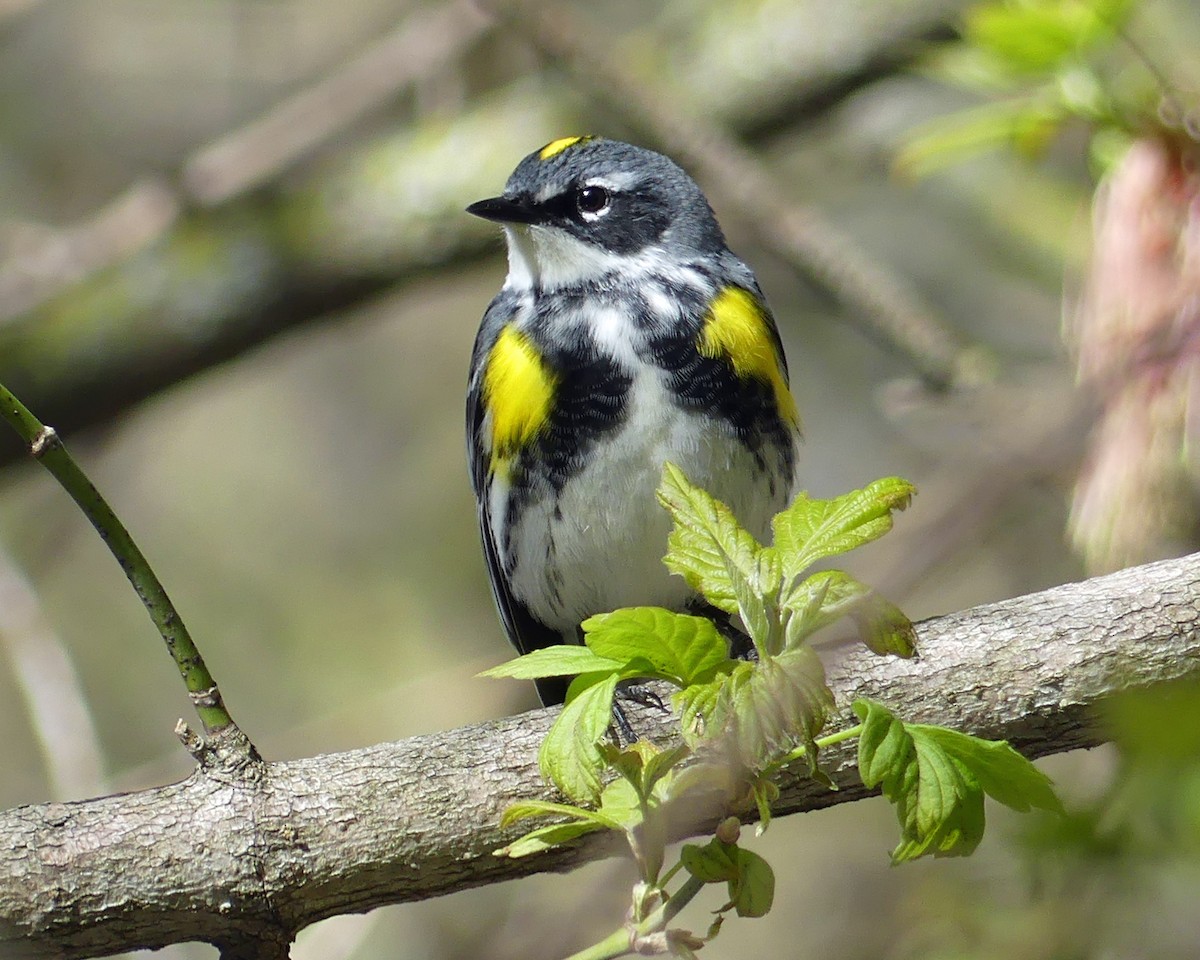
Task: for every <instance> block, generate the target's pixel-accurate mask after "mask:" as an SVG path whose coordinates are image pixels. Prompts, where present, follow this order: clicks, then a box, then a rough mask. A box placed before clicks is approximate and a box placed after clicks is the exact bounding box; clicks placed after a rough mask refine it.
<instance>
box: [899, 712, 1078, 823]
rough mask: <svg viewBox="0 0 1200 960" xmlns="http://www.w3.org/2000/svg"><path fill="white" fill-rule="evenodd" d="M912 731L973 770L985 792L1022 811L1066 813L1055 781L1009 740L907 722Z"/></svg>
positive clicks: (998, 800)
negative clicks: (1014, 747) (1055, 786)
mask: <svg viewBox="0 0 1200 960" xmlns="http://www.w3.org/2000/svg"><path fill="white" fill-rule="evenodd" d="M907 729H908V730H909V732H910V733H911V734H912V735H913V736H914V737H915V738H916V737H923V738H925V739H927V740H928V741H930V742H931V743H933V744H935V745H936V746H937V748H938V749H939V750H941V751H942V752H944V753H946V754H947V755H948V756H950V757H953V758H954V759H955V760H956V761H958V763H959V764H961V765H962V766H963V767H965V768H966V769H967V770H969V771H970V773H971V775H972V776H973V777H974V778H975V780H976V781H977V782H978V783H979V786H980V787H982V788H983V791H984V793H986V794H987V795H988V796H989V797H991V798H992V799H993V800H995V801H996V802H997V803H1002V804H1004V805H1005V806H1006V807H1009V808H1011V809H1013V810H1016V811H1017V812H1018V813H1026V812H1028V811H1029V810H1031V809H1038V810H1045V811H1047V812H1049V813H1059V814H1061V813H1064V812H1065V811H1064V810H1063V808H1062V802H1061V801H1060V800H1059V799H1058V795H1057V794H1056V793H1055V792H1054V783H1053V781H1052V780H1051V779H1050V778H1049V777H1047V776H1046V775H1045V774H1044V773H1042V771H1041V770H1039V769H1038V768H1037V767H1036V766H1034V765H1033V763H1032V762H1031V761H1030V760H1027V759H1026V758H1025V757H1023V756H1022V755H1021V754H1020V753H1018V752H1017V751H1016V750H1014V749H1013V747H1012V745H1011V744H1010V743H1009V742H1008V741H1007V740H983V739H980V738H979V737H972V736H970V735H969V734H966V733H960V732H958V731H957V730H949V729H947V728H945V727H934V726H927V725H925V724H918V723H910V724H907Z"/></svg>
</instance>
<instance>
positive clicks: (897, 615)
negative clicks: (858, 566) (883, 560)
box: [784, 570, 916, 657]
mask: <svg viewBox="0 0 1200 960" xmlns="http://www.w3.org/2000/svg"><path fill="white" fill-rule="evenodd" d="M784 608H785V609H786V610H787V611H789V613H790V614H791V615H790V617H789V618H788V621H787V632H786V638H785V639H786V646H787V647H788V648H789V649H790V648H792V647H794V646H797V645H799V644H801V643H803V642H804V641H806V640H807V639H808V638H809V637H810V636H812V635H813V634H814V633H816V632H817V631H818V630H820V629H821V628H822V627H826V626H828V625H829V624H831V623H834V622H836V621H837V620H839V619H841V618H842V617H845V616H849V617H850V618H851V619H852V620H853V621H854V625H855V627H856V628H857V630H858V635H859V639H860V640H862V642H863V643H864V644H866V646H867V647H868V648H869V649H870V650H872V651H874V652H875V653H879V654H893V655H895V656H898V657H911V656H912V655H913V653H914V652H915V650H916V631H915V630H914V629H913V625H912V621H911V620H909V619H908V617H906V616H905V615H904V613H903V611H901V610H900V608H899V607H897V606H896V605H895V604H893V603H891V602H890V601H888V600H885V599H884V598H883V597H880V596H879V595H878V594H876V593H875V592H874V591H873V590H872V589H871V588H870V587H868V586H867V585H866V584H864V583H861V582H860V581H858V580H855V579H854V578H853V577H852V576H850V575H849V574H848V573H844V572H843V571H841V570H823V571H821V572H820V573H814V574H813V575H812V576H809V577H805V578H804V579H803V580H801V581H800V582H799V583H798V584H796V585H795V586H794V587H793V588H792V590H791V592H790V593H789V594H788V596H787V598H786V599H785V600H784Z"/></svg>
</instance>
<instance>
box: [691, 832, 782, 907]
mask: <svg viewBox="0 0 1200 960" xmlns="http://www.w3.org/2000/svg"><path fill="white" fill-rule="evenodd" d="M679 859H680V862H682V863H683V866H684V869H685V870H687V872H688V873H690V874H691V875H692V876H693V877H695V878H696V879H697V880H699V881H700V882H701V883H727V884H728V885H729V905H728V907H725V908H723V909H728V908H729V907H733V908H734V909H735V910H736V911H737V913H738V916H740V917H761V916H763V915H764V914H765V913H766V912H767V911H768V910H770V909H771V903H772V901H773V900H774V899H775V872H774V871H773V870H772V869H771V865H770V864H769V863H767V861H766V860H764V859H763V858H762V857H760V856H759V855H758V854H757V853H754V852H752V851H750V850H745V849H743V848H742V847H739V846H738V845H737V844H736V843H723V842H722V841H721V840H718V839H717V838H716V837H714V838H713V839H711V840H709V841H708V843H706V844H705V845H704V846H699V845H697V844H694V843H685V844H684V845H683V849H681V850H680V851H679Z"/></svg>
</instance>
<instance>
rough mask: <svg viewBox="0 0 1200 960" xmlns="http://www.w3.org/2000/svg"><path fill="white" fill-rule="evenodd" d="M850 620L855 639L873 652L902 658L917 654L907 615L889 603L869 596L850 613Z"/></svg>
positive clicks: (912, 630) (914, 636)
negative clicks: (855, 632) (852, 623)
mask: <svg viewBox="0 0 1200 960" xmlns="http://www.w3.org/2000/svg"><path fill="white" fill-rule="evenodd" d="M850 619H851V620H853V621H854V625H855V626H856V627H857V628H858V638H859V639H860V640H861V641H862V642H863V643H864V644H865V645H866V647H867V649H868V650H870V651H871V652H872V653H878V654H891V655H892V656H895V657H904V658H905V659H907V658H909V657H911V656H913V655H914V654H915V653H916V652H917V631H916V629H915V628H914V627H913V623H912V621H911V620H909V619H908V616H907V615H906V614H905V613H904V611H903V610H901V609H900V608H899V607H898V606H896V605H895V604H894V603H892V602H891V601H890V600H885V599H884V598H883V597H881V596H879V595H878V594H877V593H874V592H872V593H870V594H868V595H867V596H866V597H864V598H863V600H862V602H861V603H859V604H858V605H857V606H856V607H855V608H854V609H853V610H851V611H850Z"/></svg>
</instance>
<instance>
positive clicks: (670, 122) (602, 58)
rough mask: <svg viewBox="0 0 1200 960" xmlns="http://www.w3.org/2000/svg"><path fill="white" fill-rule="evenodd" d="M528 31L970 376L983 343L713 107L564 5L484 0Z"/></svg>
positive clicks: (740, 204) (856, 297) (771, 243)
mask: <svg viewBox="0 0 1200 960" xmlns="http://www.w3.org/2000/svg"><path fill="white" fill-rule="evenodd" d="M479 2H480V3H482V4H483V5H484V6H485V7H486V8H488V9H489V10H492V11H493V12H494V13H495V14H496V15H497V16H499V17H501V18H503V19H504V20H505V21H506V22H507V23H508V24H509V25H510V26H511V27H512V28H513V29H514V30H515V31H516V32H517V33H519V34H520V35H522V36H524V37H526V38H527V39H529V41H530V42H532V43H533V44H534V45H535V46H536V47H537V48H538V49H539V50H541V51H542V52H543V53H544V54H545V55H546V56H547V57H548V58H549V59H550V60H552V61H553V63H554V64H555V65H556V66H557V67H559V68H560V69H562V70H563V71H564V72H565V73H566V74H567V75H568V76H570V77H572V78H573V79H574V80H575V81H576V82H577V83H578V84H579V86H580V87H581V88H582V89H583V90H585V91H586V92H587V94H588V96H590V97H592V98H594V99H596V100H599V101H601V102H603V103H604V104H605V105H606V106H607V107H608V108H609V109H611V110H612V111H614V112H615V113H616V115H617V116H619V117H620V118H621V119H622V120H624V121H625V122H626V123H628V124H629V125H630V126H632V127H633V128H635V129H636V130H637V131H638V132H639V133H641V134H642V135H643V136H645V137H646V138H648V139H650V140H652V141H653V142H656V143H658V144H660V145H661V146H662V148H663V150H664V151H665V152H666V153H668V154H670V155H671V156H672V157H673V158H675V159H676V160H678V161H679V162H680V163H681V164H682V165H683V166H684V167H687V168H689V169H690V170H691V171H692V172H693V173H694V174H695V175H696V177H697V179H699V180H700V181H701V182H702V183H703V184H704V185H705V188H706V189H707V190H708V191H709V193H710V196H711V197H713V198H715V199H716V201H717V204H716V205H717V206H718V207H719V208H727V209H729V210H731V211H733V212H734V213H735V215H736V216H738V217H739V218H741V219H742V220H743V221H744V223H745V225H746V226H747V228H748V229H749V230H750V231H751V232H752V233H753V234H754V235H756V236H757V237H758V239H759V242H760V243H761V244H762V245H763V246H765V247H766V248H767V249H769V250H771V251H772V252H773V253H774V254H775V255H776V256H778V257H779V258H780V259H781V260H782V261H784V262H785V263H787V264H789V265H790V266H791V267H792V268H793V269H795V270H797V271H799V272H800V273H802V274H804V275H805V276H808V277H810V278H811V279H812V280H813V281H814V282H815V283H816V284H817V285H818V286H820V287H822V288H823V289H825V290H827V291H828V292H829V293H831V294H832V295H833V296H834V297H836V298H837V299H838V300H839V301H840V302H841V303H842V304H844V305H845V306H846V308H847V309H848V311H849V313H850V314H851V316H852V317H857V318H858V320H859V321H860V322H861V323H862V324H863V326H864V327H865V329H866V331H867V332H868V333H870V334H872V335H874V336H876V337H878V338H881V339H883V340H884V341H885V342H886V343H887V344H888V345H889V346H890V347H891V349H892V350H894V351H895V352H896V353H898V354H900V355H901V356H903V357H904V358H905V359H906V360H907V361H908V362H909V363H910V364H912V366H913V368H914V369H915V370H916V371H917V372H918V373H919V374H920V375H921V376H922V377H923V378H924V379H925V380H926V381H928V382H929V383H930V384H931V385H932V386H935V387H939V388H940V387H945V386H948V385H950V384H952V383H954V382H955V381H956V380H958V379H959V378H960V377H962V376H970V375H971V374H972V373H973V369H972V368H973V367H974V366H975V358H976V356H977V351H974V350H968V349H966V345H965V344H964V343H963V341H962V338H961V336H960V335H959V334H958V332H957V331H955V330H953V329H952V328H951V327H949V326H948V325H947V324H946V323H945V321H944V320H943V319H942V318H940V317H938V316H937V315H936V314H935V313H934V312H933V310H932V309H931V308H930V307H929V306H928V305H927V304H925V303H923V302H921V299H920V298H919V296H918V295H917V293H916V291H915V290H913V289H912V288H911V287H910V286H909V284H907V283H906V282H905V281H904V280H903V279H902V278H901V277H899V276H898V275H896V274H894V273H893V272H892V271H890V270H889V269H888V268H887V267H885V266H884V265H883V264H881V263H879V262H878V261H877V260H875V259H874V258H872V257H871V256H870V255H869V254H867V253H866V252H865V251H864V250H863V249H862V248H861V247H860V246H859V245H858V244H857V243H856V242H855V241H854V240H853V239H852V238H851V237H850V236H849V235H848V234H846V233H844V232H843V231H841V230H840V229H838V228H837V227H835V226H834V225H833V224H832V223H830V222H829V221H828V220H826V219H825V218H824V217H823V216H822V215H821V214H820V213H819V212H817V211H816V210H815V209H813V208H811V207H807V206H804V205H802V204H799V203H796V202H791V201H789V200H788V199H787V198H788V196H789V194H790V191H789V189H788V188H787V186H786V185H785V184H783V183H781V182H780V181H779V180H778V179H776V178H775V177H774V176H773V175H772V174H771V173H770V172H769V171H768V170H767V168H766V167H765V166H764V164H763V163H762V161H761V160H759V159H758V158H757V157H756V156H755V155H754V154H753V153H752V152H751V151H750V150H748V149H747V148H746V147H744V146H742V144H741V143H739V142H738V141H737V140H736V139H735V138H734V137H733V136H731V135H730V134H729V133H728V132H727V130H726V129H725V128H724V127H723V126H721V125H720V124H719V123H716V122H713V121H711V120H710V119H709V118H708V116H707V115H702V114H700V113H698V112H692V111H689V109H688V108H687V107H686V106H685V105H684V104H683V103H682V102H681V101H680V100H679V99H678V98H669V97H664V96H662V95H661V92H660V91H659V90H657V89H656V87H655V85H654V83H653V82H652V81H650V80H649V79H647V78H646V77H645V76H639V75H637V73H636V72H635V71H634V70H633V69H632V68H631V64H630V62H629V59H628V58H625V57H621V58H618V57H617V56H608V55H606V54H607V52H608V51H609V50H611V49H612V47H611V45H610V44H608V43H597V42H596V32H595V30H593V29H590V28H588V27H587V26H585V25H584V24H582V23H581V22H579V21H578V20H577V19H576V18H575V16H574V15H573V14H572V13H571V12H570V11H569V10H568V9H567V8H566V7H565V6H563V5H561V4H551V3H547V2H544V0H479Z"/></svg>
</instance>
